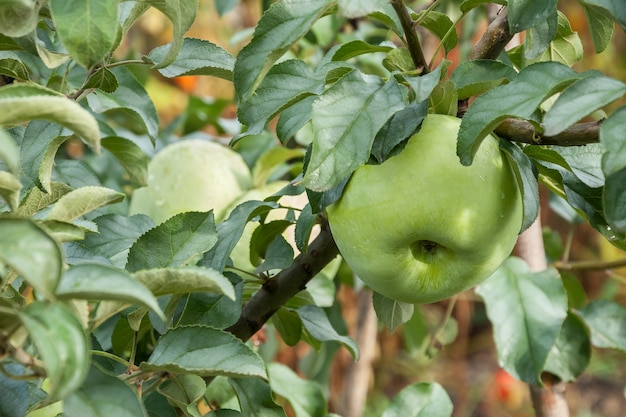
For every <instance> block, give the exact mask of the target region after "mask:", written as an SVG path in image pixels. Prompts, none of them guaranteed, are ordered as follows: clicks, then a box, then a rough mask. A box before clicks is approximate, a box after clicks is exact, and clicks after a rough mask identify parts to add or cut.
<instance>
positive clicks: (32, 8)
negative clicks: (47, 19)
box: [0, 0, 43, 38]
mask: <svg viewBox="0 0 626 417" xmlns="http://www.w3.org/2000/svg"><path fill="white" fill-rule="evenodd" d="M42 5H43V0H3V1H0V33H2V34H3V35H5V36H9V37H12V38H19V37H22V36H26V35H28V34H29V33H31V32H32V31H34V30H35V28H36V27H37V23H38V22H39V9H41V6H42Z"/></svg>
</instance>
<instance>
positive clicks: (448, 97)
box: [429, 80, 459, 116]
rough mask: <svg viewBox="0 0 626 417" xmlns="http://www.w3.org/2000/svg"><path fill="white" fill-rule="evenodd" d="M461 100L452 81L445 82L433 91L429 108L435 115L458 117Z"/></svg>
mask: <svg viewBox="0 0 626 417" xmlns="http://www.w3.org/2000/svg"><path fill="white" fill-rule="evenodd" d="M458 102H459V98H458V96H457V93H456V87H455V86H454V83H453V82H452V81H451V80H443V81H441V82H440V83H439V84H437V86H436V87H435V88H434V89H433V92H432V94H431V95H430V100H429V107H430V108H431V109H432V111H433V112H434V113H435V114H448V115H450V116H456V115H457V113H458Z"/></svg>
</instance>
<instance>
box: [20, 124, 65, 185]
mask: <svg viewBox="0 0 626 417" xmlns="http://www.w3.org/2000/svg"><path fill="white" fill-rule="evenodd" d="M62 131H63V128H62V127H61V126H59V125H57V124H54V123H52V122H48V121H44V120H34V121H31V122H30V123H28V124H27V125H26V128H25V129H24V133H23V135H22V138H21V146H20V160H21V163H22V172H23V174H24V177H25V179H28V180H29V182H26V183H25V187H26V188H27V189H28V188H31V186H32V185H36V186H37V187H39V188H40V189H41V190H42V191H48V192H50V189H49V187H50V185H49V184H50V183H49V181H50V179H51V175H52V174H51V173H46V172H45V169H46V167H50V169H52V167H53V166H54V165H53V163H54V161H52V162H49V161H44V157H48V158H50V155H51V152H49V151H48V152H46V150H47V149H49V148H51V147H53V146H54V144H52V145H51V143H57V142H62V140H61V139H59V137H66V136H62V135H61V132H62ZM52 158H54V156H52ZM44 165H45V167H43V166H44ZM42 167H43V168H42ZM42 181H43V183H42Z"/></svg>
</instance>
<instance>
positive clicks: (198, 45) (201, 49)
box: [148, 38, 235, 81]
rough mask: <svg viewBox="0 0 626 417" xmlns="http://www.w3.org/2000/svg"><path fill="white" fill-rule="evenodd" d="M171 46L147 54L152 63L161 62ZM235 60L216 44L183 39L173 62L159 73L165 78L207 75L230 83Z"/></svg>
mask: <svg viewBox="0 0 626 417" xmlns="http://www.w3.org/2000/svg"><path fill="white" fill-rule="evenodd" d="M171 47H172V44H167V45H163V46H159V47H157V48H154V49H153V50H152V51H151V52H150V53H149V54H148V58H150V59H151V60H152V61H153V62H163V61H164V60H165V57H166V56H167V54H168V53H169V50H170V48H171ZM234 67H235V58H233V56H232V55H231V54H229V53H228V52H227V51H226V50H225V49H223V48H221V47H219V46H217V45H216V44H214V43H212V42H209V41H206V40H203V39H194V38H185V39H184V40H183V43H182V45H181V49H180V51H179V52H178V55H176V58H175V59H174V61H172V63H171V64H169V65H167V66H166V67H161V68H160V69H159V72H160V73H161V75H162V76H164V77H167V78H174V77H180V76H183V75H209V76H213V77H219V78H223V79H225V80H228V81H231V80H232V78H233V69H234Z"/></svg>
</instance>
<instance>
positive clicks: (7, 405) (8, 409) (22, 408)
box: [0, 362, 30, 417]
mask: <svg viewBox="0 0 626 417" xmlns="http://www.w3.org/2000/svg"><path fill="white" fill-rule="evenodd" d="M2 366H3V367H4V369H5V370H6V372H8V373H9V374H11V375H23V374H24V373H25V372H24V371H25V370H26V368H25V367H24V366H22V365H19V364H17V363H8V362H5V363H3V364H2ZM29 388H30V387H29V383H28V382H27V381H23V380H22V381H19V380H16V379H13V378H9V377H8V376H6V375H5V374H3V373H0V415H1V416H6V417H21V416H25V415H26V411H27V407H28V397H29V391H30V390H29Z"/></svg>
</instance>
